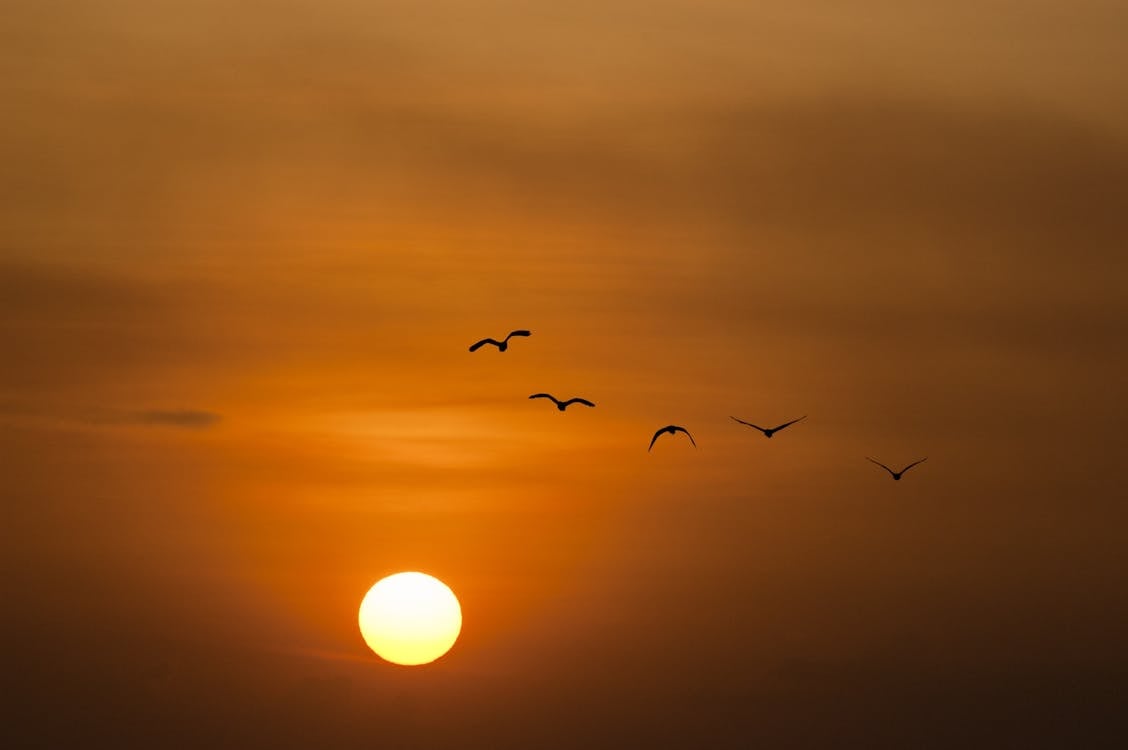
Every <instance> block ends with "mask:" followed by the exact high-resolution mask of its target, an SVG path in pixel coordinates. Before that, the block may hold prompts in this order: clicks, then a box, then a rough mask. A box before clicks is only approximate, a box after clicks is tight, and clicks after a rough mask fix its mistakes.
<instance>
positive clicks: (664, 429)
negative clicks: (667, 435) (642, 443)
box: [646, 427, 666, 452]
mask: <svg viewBox="0 0 1128 750" xmlns="http://www.w3.org/2000/svg"><path fill="white" fill-rule="evenodd" d="M665 431H666V428H665V427H663V428H662V429H660V430H658V432H656V433H654V437H652V438H650V445H649V446H647V448H646V450H647V451H648V452H649V451H650V449H651V448H653V447H654V441H655V440H657V439H658V436H659V435H661V434H662V433H663V432H665Z"/></svg>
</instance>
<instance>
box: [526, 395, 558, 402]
mask: <svg viewBox="0 0 1128 750" xmlns="http://www.w3.org/2000/svg"><path fill="white" fill-rule="evenodd" d="M529 398H551V399H552V400H553V401H556V399H555V398H553V397H552V395H551V394H548V393H534V394H533V395H532V396H529ZM558 403H559V402H558Z"/></svg>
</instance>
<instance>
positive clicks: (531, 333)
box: [505, 331, 533, 341]
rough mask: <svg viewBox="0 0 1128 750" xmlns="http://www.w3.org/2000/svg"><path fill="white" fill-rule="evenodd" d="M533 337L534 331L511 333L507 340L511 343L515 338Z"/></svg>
mask: <svg viewBox="0 0 1128 750" xmlns="http://www.w3.org/2000/svg"><path fill="white" fill-rule="evenodd" d="M532 335H533V332H532V331H510V332H509V335H508V336H506V337H505V340H506V341H509V339H511V338H513V337H514V336H532Z"/></svg>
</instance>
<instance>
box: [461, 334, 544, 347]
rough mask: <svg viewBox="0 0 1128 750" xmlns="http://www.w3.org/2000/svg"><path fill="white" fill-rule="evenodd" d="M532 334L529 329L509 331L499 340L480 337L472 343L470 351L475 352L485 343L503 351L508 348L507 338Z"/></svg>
mask: <svg viewBox="0 0 1128 750" xmlns="http://www.w3.org/2000/svg"><path fill="white" fill-rule="evenodd" d="M532 335H533V334H532V332H531V331H510V333H509V335H508V336H506V337H505V338H503V339H502V340H501V341H495V340H494V339H482V340H481V341H479V342H477V343H476V344H473V345H472V346H471V347H470V351H472V352H476V351H478V350H479V349H481V348H482V347H483V346H485V345H486V344H493V345H494V346H496V347H497V350H498V351H499V352H503V351H505V350H506V349H508V348H509V339H511V338H513V337H514V336H532Z"/></svg>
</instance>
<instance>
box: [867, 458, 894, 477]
mask: <svg viewBox="0 0 1128 750" xmlns="http://www.w3.org/2000/svg"><path fill="white" fill-rule="evenodd" d="M866 460H867V461H869V462H871V463H875V464H877V465H878V466H880V467H881V468H883V469H885V470H886V471H888V472H889V473H890V474H892V475H893V476H896V475H897V472H895V471H893V470H892V469H890V468H889V467H888V466H886V465H885V464H883V463H881V462H880V461H874V460H873V459H872V458H870V457H869V456H866Z"/></svg>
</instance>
